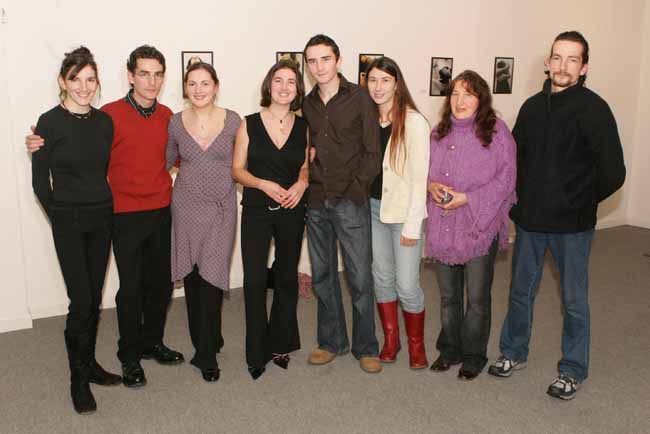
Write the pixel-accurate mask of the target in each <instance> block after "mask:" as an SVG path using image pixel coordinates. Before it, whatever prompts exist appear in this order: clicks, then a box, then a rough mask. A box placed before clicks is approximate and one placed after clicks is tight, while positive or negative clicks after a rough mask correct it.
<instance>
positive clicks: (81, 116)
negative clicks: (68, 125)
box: [61, 103, 93, 119]
mask: <svg viewBox="0 0 650 434" xmlns="http://www.w3.org/2000/svg"><path fill="white" fill-rule="evenodd" d="M61 108H62V109H63V110H65V111H66V112H68V113H70V114H71V115H72V116H74V117H75V118H77V119H90V116H91V115H92V113H93V110H92V108H91V109H90V110H88V112H87V113H75V112H72V111H70V110H68V108H67V107H66V106H65V104H63V103H61Z"/></svg>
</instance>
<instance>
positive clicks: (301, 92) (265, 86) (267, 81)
mask: <svg viewBox="0 0 650 434" xmlns="http://www.w3.org/2000/svg"><path fill="white" fill-rule="evenodd" d="M281 69H289V70H291V71H293V73H294V74H296V97H295V98H294V99H293V101H291V107H290V109H291V110H293V111H296V110H299V109H300V106H301V105H302V99H303V98H304V96H305V83H304V81H303V79H302V74H301V73H300V70H299V69H298V64H297V63H296V62H294V61H293V60H289V59H281V60H279V61H278V62H277V63H276V64H275V65H273V66H272V67H271V69H269V72H267V73H266V77H264V80H263V81H262V89H261V94H262V98H261V100H260V105H261V106H262V107H269V106H270V105H271V83H272V82H273V76H275V73H276V72H278V71H279V70H281Z"/></svg>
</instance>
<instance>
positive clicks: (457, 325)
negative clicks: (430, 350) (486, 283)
mask: <svg viewBox="0 0 650 434" xmlns="http://www.w3.org/2000/svg"><path fill="white" fill-rule="evenodd" d="M434 269H435V271H436V280H437V281H438V289H439V291H440V334H439V335H438V341H437V342H436V349H437V350H438V351H439V352H440V355H441V356H442V357H443V358H445V359H446V360H449V361H458V360H461V356H462V340H461V337H460V331H461V326H462V324H463V304H464V303H463V296H464V291H465V267H464V266H463V265H447V264H443V263H440V262H435V263H434Z"/></svg>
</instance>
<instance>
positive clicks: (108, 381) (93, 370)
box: [88, 310, 122, 386]
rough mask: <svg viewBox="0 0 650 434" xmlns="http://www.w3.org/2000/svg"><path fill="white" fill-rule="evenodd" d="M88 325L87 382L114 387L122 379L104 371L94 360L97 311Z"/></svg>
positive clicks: (97, 320) (97, 321)
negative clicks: (88, 359)
mask: <svg viewBox="0 0 650 434" xmlns="http://www.w3.org/2000/svg"><path fill="white" fill-rule="evenodd" d="M90 321H91V324H90V342H89V358H90V363H89V367H88V368H89V370H88V381H89V382H90V383H94V384H98V385H100V386H114V385H116V384H120V383H121V382H122V377H120V376H119V375H117V374H112V373H110V372H108V371H106V370H105V369H104V368H102V366H101V365H100V364H99V363H97V359H95V345H96V343H97V328H98V324H99V310H97V311H96V312H95V313H94V314H93V316H92V318H91V320H90Z"/></svg>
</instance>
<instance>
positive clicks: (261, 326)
mask: <svg viewBox="0 0 650 434" xmlns="http://www.w3.org/2000/svg"><path fill="white" fill-rule="evenodd" d="M304 94H305V90H304V84H303V81H302V75H301V74H300V71H299V70H298V67H297V65H296V64H295V63H294V62H292V61H290V60H280V61H279V62H278V63H276V64H275V65H273V67H271V69H270V70H269V72H268V73H267V74H266V77H265V78H264V81H263V83H262V100H261V103H260V105H261V106H262V110H261V111H260V112H258V113H254V114H251V115H248V116H246V119H245V121H244V122H242V124H241V126H240V128H239V131H238V133H237V140H236V142H235V153H234V157H233V165H232V175H233V178H234V179H235V180H236V181H237V182H239V183H240V184H242V185H243V186H244V195H243V200H242V205H243V211H242V221H241V252H242V260H243V264H244V297H245V303H246V362H247V363H248V370H249V372H250V374H251V376H252V377H253V379H257V378H259V376H260V375H262V374H263V373H264V370H265V366H266V363H267V362H268V361H269V360H273V362H274V363H275V364H276V365H278V366H280V367H281V368H284V369H287V367H288V365H289V353H290V352H292V351H295V350H297V349H299V348H300V336H299V334H298V320H297V318H296V306H297V303H298V260H299V259H300V248H301V246H302V237H303V232H304V227H305V197H304V193H305V190H306V189H307V186H308V172H307V171H308V164H307V153H308V147H307V123H306V121H305V120H304V119H302V118H301V117H299V116H296V115H295V114H294V113H293V112H294V111H295V110H298V109H299V108H300V105H301V103H302V98H303V96H304ZM271 238H273V239H274V241H275V264H274V266H273V271H274V280H275V290H274V293H273V305H272V307H271V315H270V318H268V319H267V311H266V289H267V267H266V266H267V262H268V257H269V246H270V242H271Z"/></svg>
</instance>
